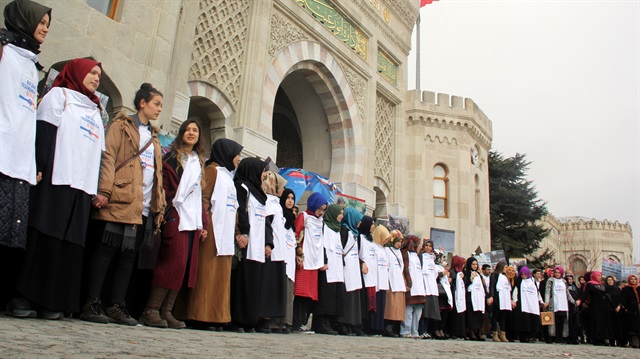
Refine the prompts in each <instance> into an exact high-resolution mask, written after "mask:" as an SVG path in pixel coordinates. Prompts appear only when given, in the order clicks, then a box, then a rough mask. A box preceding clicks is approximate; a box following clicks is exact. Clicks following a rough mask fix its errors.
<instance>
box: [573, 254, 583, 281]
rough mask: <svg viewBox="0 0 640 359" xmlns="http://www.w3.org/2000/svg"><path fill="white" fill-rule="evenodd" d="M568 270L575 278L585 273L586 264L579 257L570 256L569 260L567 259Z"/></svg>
mask: <svg viewBox="0 0 640 359" xmlns="http://www.w3.org/2000/svg"><path fill="white" fill-rule="evenodd" d="M569 269H571V271H572V272H573V274H574V275H576V276H577V275H583V274H585V273H586V272H587V262H586V261H585V259H584V258H582V257H581V256H579V255H574V256H571V258H569ZM576 279H577V277H576Z"/></svg>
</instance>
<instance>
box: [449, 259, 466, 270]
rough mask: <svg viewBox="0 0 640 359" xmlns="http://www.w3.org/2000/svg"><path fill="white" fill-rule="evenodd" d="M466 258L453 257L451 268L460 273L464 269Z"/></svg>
mask: <svg viewBox="0 0 640 359" xmlns="http://www.w3.org/2000/svg"><path fill="white" fill-rule="evenodd" d="M464 264H465V262H464V258H462V257H460V256H453V259H452V260H451V268H453V269H454V270H455V271H456V272H458V273H460V272H462V270H463V269H464Z"/></svg>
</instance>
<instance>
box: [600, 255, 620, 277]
mask: <svg viewBox="0 0 640 359" xmlns="http://www.w3.org/2000/svg"><path fill="white" fill-rule="evenodd" d="M607 276H612V277H615V278H616V279H620V277H621V276H622V263H618V262H616V261H614V260H613V259H603V260H602V277H603V278H604V277H607Z"/></svg>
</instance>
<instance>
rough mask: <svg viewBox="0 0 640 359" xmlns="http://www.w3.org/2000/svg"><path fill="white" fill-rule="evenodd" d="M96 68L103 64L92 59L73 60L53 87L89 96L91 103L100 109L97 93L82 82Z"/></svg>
mask: <svg viewBox="0 0 640 359" xmlns="http://www.w3.org/2000/svg"><path fill="white" fill-rule="evenodd" d="M95 66H98V67H100V69H101V70H102V64H101V63H99V62H97V61H94V60H91V59H73V60H71V61H69V62H67V63H66V64H65V65H64V68H62V71H60V73H59V74H58V76H57V77H56V79H55V80H54V81H53V86H52V87H66V88H68V89H69V90H73V91H78V92H80V93H81V94H83V95H85V96H87V97H88V98H89V99H90V100H91V102H93V103H95V104H96V106H98V107H100V99H99V98H98V96H96V94H95V92H91V91H90V90H89V89H88V88H87V87H86V86H85V85H84V84H83V83H82V82H83V81H84V78H85V77H86V76H87V74H88V73H89V72H90V71H91V69H93V68H94V67H95Z"/></svg>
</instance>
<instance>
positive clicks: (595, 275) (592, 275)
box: [589, 271, 602, 285]
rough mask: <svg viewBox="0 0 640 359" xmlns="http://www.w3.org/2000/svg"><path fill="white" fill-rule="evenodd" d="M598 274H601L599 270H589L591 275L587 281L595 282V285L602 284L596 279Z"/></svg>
mask: <svg viewBox="0 0 640 359" xmlns="http://www.w3.org/2000/svg"><path fill="white" fill-rule="evenodd" d="M598 275H602V272H599V271H593V272H591V277H590V279H589V283H591V284H595V285H598V284H602V282H598V280H597V279H596V278H598Z"/></svg>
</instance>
